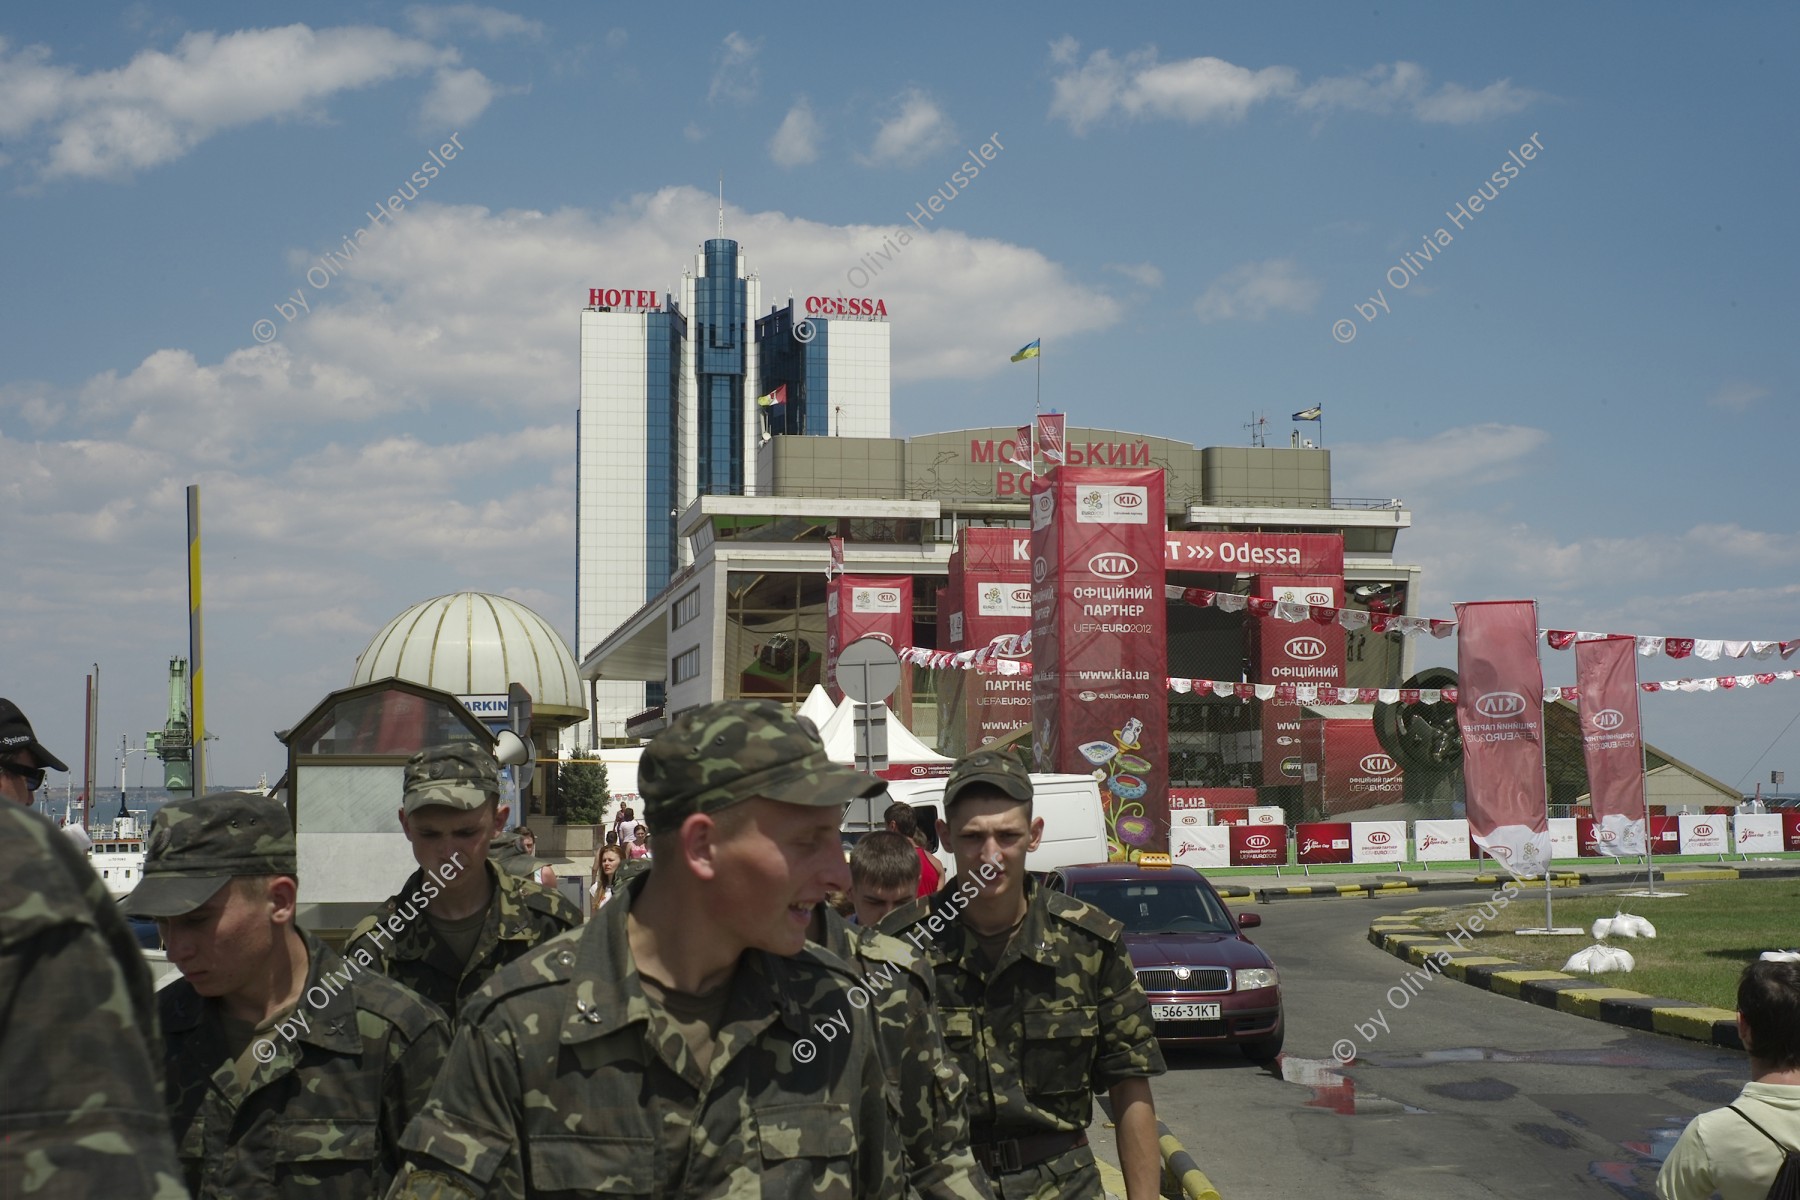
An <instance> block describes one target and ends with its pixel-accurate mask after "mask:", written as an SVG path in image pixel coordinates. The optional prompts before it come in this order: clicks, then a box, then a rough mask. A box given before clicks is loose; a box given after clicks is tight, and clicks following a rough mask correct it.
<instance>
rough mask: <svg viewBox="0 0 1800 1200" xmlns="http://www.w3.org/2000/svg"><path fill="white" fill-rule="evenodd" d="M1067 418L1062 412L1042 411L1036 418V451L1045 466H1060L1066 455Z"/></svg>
mask: <svg viewBox="0 0 1800 1200" xmlns="http://www.w3.org/2000/svg"><path fill="white" fill-rule="evenodd" d="M1067 420H1068V418H1067V417H1065V416H1064V415H1063V414H1062V413H1044V414H1043V415H1042V416H1040V417H1038V419H1037V452H1038V455H1039V456H1040V457H1041V458H1043V460H1044V465H1045V466H1046V467H1060V466H1062V465H1063V460H1064V459H1065V458H1066V457H1067V455H1066V453H1065V450H1066V446H1065V443H1066V442H1067V440H1068V438H1067V434H1068V430H1067V428H1066V427H1065V426H1066V422H1067Z"/></svg>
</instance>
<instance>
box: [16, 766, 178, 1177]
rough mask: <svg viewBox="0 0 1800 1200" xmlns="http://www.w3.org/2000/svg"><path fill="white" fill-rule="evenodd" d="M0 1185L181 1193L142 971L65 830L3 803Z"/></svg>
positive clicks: (139, 956)
mask: <svg viewBox="0 0 1800 1200" xmlns="http://www.w3.org/2000/svg"><path fill="white" fill-rule="evenodd" d="M0 1014H4V1015H3V1016H0V1081H4V1086H0V1191H4V1192H5V1193H6V1194H7V1195H9V1196H10V1195H13V1194H14V1193H13V1191H12V1190H11V1189H14V1188H17V1189H19V1190H18V1194H20V1195H25V1196H31V1197H33V1198H34V1200H74V1198H76V1197H81V1198H84V1200H85V1198H86V1197H89V1196H150V1197H155V1198H156V1200H174V1198H177V1197H185V1196H186V1195H187V1192H186V1191H185V1190H184V1189H183V1188H182V1186H181V1182H180V1180H181V1170H180V1167H179V1166H178V1165H177V1163H176V1161H175V1147H174V1144H173V1143H172V1142H170V1140H169V1132H168V1125H167V1123H166V1122H167V1114H166V1113H165V1112H164V1111H163V1104H162V1074H161V1053H160V1047H159V1046H157V1044H156V1040H155V1039H156V1008H155V1000H154V998H153V994H152V992H151V990H150V972H149V969H148V968H147V967H146V966H145V965H144V955H143V952H142V951H141V950H139V949H138V945H137V940H136V939H135V938H133V937H132V936H131V930H130V928H129V926H127V925H126V923H125V918H124V917H122V916H120V915H119V910H118V909H117V908H116V907H114V905H113V902H112V898H111V897H110V896H108V895H107V893H106V885H104V884H102V883H101V882H100V880H99V879H98V878H97V877H96V876H95V875H94V872H93V870H92V869H91V868H90V867H89V866H88V864H87V862H86V861H85V859H84V857H83V855H82V853H81V851H80V850H79V849H77V848H76V846H75V843H73V842H71V841H70V840H69V838H68V836H67V835H65V834H64V833H63V832H62V831H61V830H60V829H58V828H57V827H56V826H54V825H52V824H51V823H50V822H49V821H47V820H45V819H44V818H43V817H42V816H39V815H38V814H37V813H34V812H32V811H31V810H30V809H27V808H25V807H24V806H22V805H19V804H14V803H12V802H11V801H0Z"/></svg>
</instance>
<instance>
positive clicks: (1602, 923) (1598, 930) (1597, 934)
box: [1593, 917, 1613, 942]
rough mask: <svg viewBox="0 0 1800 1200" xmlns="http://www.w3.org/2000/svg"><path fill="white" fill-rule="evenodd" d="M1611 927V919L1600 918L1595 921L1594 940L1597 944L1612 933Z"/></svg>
mask: <svg viewBox="0 0 1800 1200" xmlns="http://www.w3.org/2000/svg"><path fill="white" fill-rule="evenodd" d="M1612 927H1613V919H1612V918H1611V917H1600V918H1599V919H1597V920H1596V921H1595V922H1594V929H1593V933H1594V940H1595V941H1596V942H1598V941H1600V940H1602V939H1603V938H1605V937H1606V935H1607V934H1609V933H1611V932H1612Z"/></svg>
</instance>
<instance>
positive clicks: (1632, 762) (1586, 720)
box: [1575, 637, 1645, 855]
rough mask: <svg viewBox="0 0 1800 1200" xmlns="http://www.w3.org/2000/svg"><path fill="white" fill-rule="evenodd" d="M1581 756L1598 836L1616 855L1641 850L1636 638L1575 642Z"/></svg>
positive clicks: (1641, 782)
mask: <svg viewBox="0 0 1800 1200" xmlns="http://www.w3.org/2000/svg"><path fill="white" fill-rule="evenodd" d="M1575 683H1576V685H1577V686H1578V687H1579V688H1580V689H1581V753H1582V757H1583V758H1584V759H1585V760H1586V762H1587V774H1588V794H1589V796H1591V797H1592V803H1593V806H1594V819H1595V821H1596V822H1597V823H1598V824H1599V826H1600V829H1601V830H1602V831H1603V832H1606V833H1610V834H1611V835H1612V836H1611V837H1608V838H1602V839H1601V840H1602V841H1604V842H1605V843H1606V844H1607V845H1608V846H1609V847H1612V848H1616V853H1618V854H1628V855H1638V854H1642V853H1643V852H1644V815H1645V813H1644V748H1643V743H1642V742H1641V741H1640V740H1639V739H1640V734H1641V731H1640V728H1639V725H1638V686H1637V639H1636V638H1630V637H1606V638H1597V639H1593V640H1590V641H1579V642H1576V643H1575Z"/></svg>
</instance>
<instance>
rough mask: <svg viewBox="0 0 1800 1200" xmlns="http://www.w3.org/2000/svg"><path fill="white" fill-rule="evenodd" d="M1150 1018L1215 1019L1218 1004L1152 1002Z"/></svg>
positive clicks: (1172, 1019) (1217, 1013) (1168, 1019)
mask: <svg viewBox="0 0 1800 1200" xmlns="http://www.w3.org/2000/svg"><path fill="white" fill-rule="evenodd" d="M1150 1016H1151V1019H1153V1020H1157V1021H1216V1020H1218V1019H1219V1006H1218V1005H1217V1004H1216V1003H1214V1004H1152V1005H1151V1006H1150Z"/></svg>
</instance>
